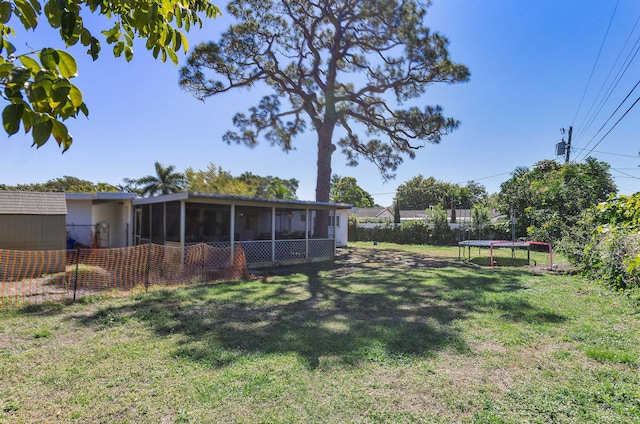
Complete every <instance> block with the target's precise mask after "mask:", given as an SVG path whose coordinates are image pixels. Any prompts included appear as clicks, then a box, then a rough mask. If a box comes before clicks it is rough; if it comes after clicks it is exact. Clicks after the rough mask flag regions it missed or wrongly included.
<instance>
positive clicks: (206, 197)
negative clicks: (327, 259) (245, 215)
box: [133, 191, 352, 210]
mask: <svg viewBox="0 0 640 424" xmlns="http://www.w3.org/2000/svg"><path fill="white" fill-rule="evenodd" d="M176 201H184V202H193V203H196V202H201V203H211V204H220V205H230V204H232V203H233V204H235V205H239V206H258V207H260V206H261V207H273V206H275V207H278V208H290V209H321V210H334V209H351V207H352V205H350V204H347V203H331V202H312V201H306V200H284V199H264V198H256V197H247V196H231V195H226V194H207V193H191V192H186V191H185V192H180V193H172V194H164V195H160V196H154V197H147V198H140V199H134V200H133V204H134V205H151V204H157V203H166V202H176Z"/></svg>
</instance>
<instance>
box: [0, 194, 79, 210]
mask: <svg viewBox="0 0 640 424" xmlns="http://www.w3.org/2000/svg"><path fill="white" fill-rule="evenodd" d="M66 214H67V202H66V201H65V197H64V193H40V192H35V191H0V215H66Z"/></svg>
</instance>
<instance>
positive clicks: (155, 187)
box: [135, 161, 186, 196]
mask: <svg viewBox="0 0 640 424" xmlns="http://www.w3.org/2000/svg"><path fill="white" fill-rule="evenodd" d="M155 167H156V175H147V176H145V177H142V178H138V179H137V180H135V183H136V184H137V185H140V186H142V187H141V188H140V189H139V193H140V195H141V196H155V195H156V194H169V193H176V192H179V191H183V190H184V188H185V184H186V179H185V176H184V174H182V173H181V172H174V170H175V168H176V167H175V166H173V165H169V166H166V167H164V166H162V164H161V163H160V162H157V161H156V163H155Z"/></svg>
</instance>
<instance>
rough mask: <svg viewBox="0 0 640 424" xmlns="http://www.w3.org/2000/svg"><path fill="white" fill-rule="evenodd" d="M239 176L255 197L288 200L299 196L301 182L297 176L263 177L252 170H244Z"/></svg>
mask: <svg viewBox="0 0 640 424" xmlns="http://www.w3.org/2000/svg"><path fill="white" fill-rule="evenodd" d="M237 178H238V180H240V181H244V182H245V183H246V184H247V185H249V187H250V188H251V195H252V196H253V197H260V198H271V199H288V200H295V199H297V198H298V196H297V194H296V192H297V191H298V185H299V184H300V182H299V181H298V180H297V179H295V178H290V179H283V178H279V177H272V176H271V175H268V176H266V177H263V176H260V175H255V174H253V173H251V172H243V173H242V174H240V175H239V176H238V177H237Z"/></svg>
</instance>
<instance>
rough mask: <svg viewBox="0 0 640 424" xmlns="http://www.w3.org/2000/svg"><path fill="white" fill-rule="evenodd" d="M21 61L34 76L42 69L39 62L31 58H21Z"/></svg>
mask: <svg viewBox="0 0 640 424" xmlns="http://www.w3.org/2000/svg"><path fill="white" fill-rule="evenodd" d="M19 60H20V63H22V64H23V65H24V66H26V67H27V68H29V69H30V70H31V74H32V75H35V74H37V73H38V72H40V69H42V68H41V67H40V64H39V63H38V61H37V60H35V59H33V58H31V57H29V56H20V57H19Z"/></svg>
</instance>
